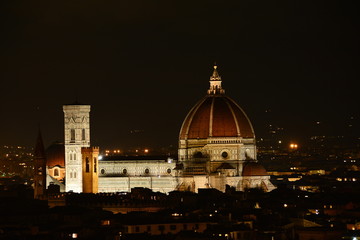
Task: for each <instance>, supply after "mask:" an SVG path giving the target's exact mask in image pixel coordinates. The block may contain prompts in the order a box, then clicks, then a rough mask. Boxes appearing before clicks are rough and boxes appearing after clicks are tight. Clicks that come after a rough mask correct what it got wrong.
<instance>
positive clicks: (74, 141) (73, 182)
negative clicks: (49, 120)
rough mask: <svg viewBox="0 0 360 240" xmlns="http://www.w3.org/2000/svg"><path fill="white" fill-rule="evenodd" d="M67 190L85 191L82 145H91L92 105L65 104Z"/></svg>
mask: <svg viewBox="0 0 360 240" xmlns="http://www.w3.org/2000/svg"><path fill="white" fill-rule="evenodd" d="M63 111H64V131H65V141H64V143H65V174H66V175H65V176H66V177H65V191H66V192H69V191H73V192H82V191H83V176H82V175H83V172H82V164H83V162H82V154H81V148H82V147H90V105H81V104H72V105H64V106H63Z"/></svg>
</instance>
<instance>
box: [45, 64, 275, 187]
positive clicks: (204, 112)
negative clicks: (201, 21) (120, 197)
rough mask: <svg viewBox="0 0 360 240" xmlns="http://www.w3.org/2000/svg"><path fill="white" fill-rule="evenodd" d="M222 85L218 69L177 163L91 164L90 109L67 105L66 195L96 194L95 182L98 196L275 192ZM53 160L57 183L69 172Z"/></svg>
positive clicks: (123, 160) (116, 160)
mask: <svg viewBox="0 0 360 240" xmlns="http://www.w3.org/2000/svg"><path fill="white" fill-rule="evenodd" d="M221 84H222V80H221V77H220V75H219V74H218V71H217V66H216V65H215V66H214V70H213V73H212V76H211V77H210V87H209V89H208V91H207V94H206V95H205V97H203V98H202V99H201V100H200V101H199V102H198V103H197V104H195V106H194V107H193V108H192V109H191V110H190V112H189V113H188V115H187V116H186V118H185V120H184V121H183V124H182V127H181V129H180V134H179V149H178V159H177V160H174V159H171V158H160V157H157V158H156V157H155V158H154V157H149V156H147V157H146V156H145V157H124V156H112V157H104V158H103V159H102V160H99V161H98V157H97V156H92V157H91V158H86V157H84V156H83V155H84V154H83V153H84V152H83V153H82V151H84V150H82V149H84V148H88V147H89V146H90V106H89V105H81V104H77V103H76V104H73V105H64V107H63V110H64V120H65V144H64V148H65V152H64V158H65V161H64V165H65V176H66V177H65V179H66V180H65V182H66V188H65V191H66V192H68V191H73V192H83V191H84V189H85V188H87V187H89V188H91V189H93V190H94V189H95V188H94V186H91V187H90V186H89V184H92V181H97V182H98V187H97V190H98V191H99V192H123V191H125V192H129V191H131V189H132V188H135V187H146V188H150V189H152V190H153V191H160V192H170V191H173V190H181V191H192V192H197V191H198V189H200V188H215V189H218V190H220V191H225V190H226V188H227V187H232V188H234V189H236V190H241V191H242V190H245V189H246V188H261V189H263V190H264V191H271V190H273V189H274V188H275V187H274V186H273V185H272V183H271V182H270V176H269V175H268V174H267V172H266V170H265V169H264V167H263V166H261V165H260V164H259V163H258V162H257V157H256V139H255V133H254V129H253V127H252V124H251V122H250V120H249V118H248V117H247V115H246V114H245V112H244V111H243V110H242V109H241V108H240V106H239V105H238V104H237V103H236V102H235V101H234V100H233V99H231V98H229V97H228V96H226V95H225V90H224V89H223V88H222V86H221ZM53 148H54V147H53ZM95 151H97V152H98V149H95ZM53 156H54V157H55V158H56V160H55V159H51V158H49V159H48V162H53V164H52V165H49V164H48V165H47V167H48V174H50V175H51V177H52V178H54V179H58V178H59V175H60V176H62V175H64V174H63V173H62V171H63V169H64V166H63V165H62V164H63V163H62V162H61V157H60V159H59V156H61V154H53ZM89 159H91V161H92V162H90V160H89ZM59 160H60V161H59ZM95 165H96V167H94V166H95ZM84 168H85V170H84ZM88 168H89V169H90V168H92V170H91V171H92V173H93V174H92V177H90V175H89V176H88V177H85V175H84V174H85V173H86V171H87V170H89V169H88ZM89 171H90V170H89ZM94 171H96V172H94ZM94 173H96V174H94ZM95 175H96V177H95ZM85 178H86V180H85ZM91 179H93V180H91ZM83 184H86V185H87V187H85V186H83Z"/></svg>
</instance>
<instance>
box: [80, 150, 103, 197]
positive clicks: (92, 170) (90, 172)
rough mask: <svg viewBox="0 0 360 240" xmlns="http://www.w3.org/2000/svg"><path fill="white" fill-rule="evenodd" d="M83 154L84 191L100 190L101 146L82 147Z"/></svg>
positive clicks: (95, 191) (93, 191)
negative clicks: (99, 165)
mask: <svg viewBox="0 0 360 240" xmlns="http://www.w3.org/2000/svg"><path fill="white" fill-rule="evenodd" d="M81 155H82V162H83V164H82V176H83V192H84V193H97V192H98V168H99V167H98V156H99V147H84V148H81Z"/></svg>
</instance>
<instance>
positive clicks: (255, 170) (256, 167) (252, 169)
mask: <svg viewBox="0 0 360 240" xmlns="http://www.w3.org/2000/svg"><path fill="white" fill-rule="evenodd" d="M242 175H243V177H252V176H268V175H269V174H268V173H267V172H266V170H265V168H264V167H263V166H262V165H261V164H259V163H257V162H248V163H246V164H245V166H244V169H243V172H242Z"/></svg>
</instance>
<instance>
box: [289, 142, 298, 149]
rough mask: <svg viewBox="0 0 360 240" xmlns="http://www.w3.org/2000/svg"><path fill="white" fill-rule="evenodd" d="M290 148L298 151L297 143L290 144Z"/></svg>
mask: <svg viewBox="0 0 360 240" xmlns="http://www.w3.org/2000/svg"><path fill="white" fill-rule="evenodd" d="M290 148H291V149H297V148H298V145H297V144H296V143H291V144H290Z"/></svg>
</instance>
